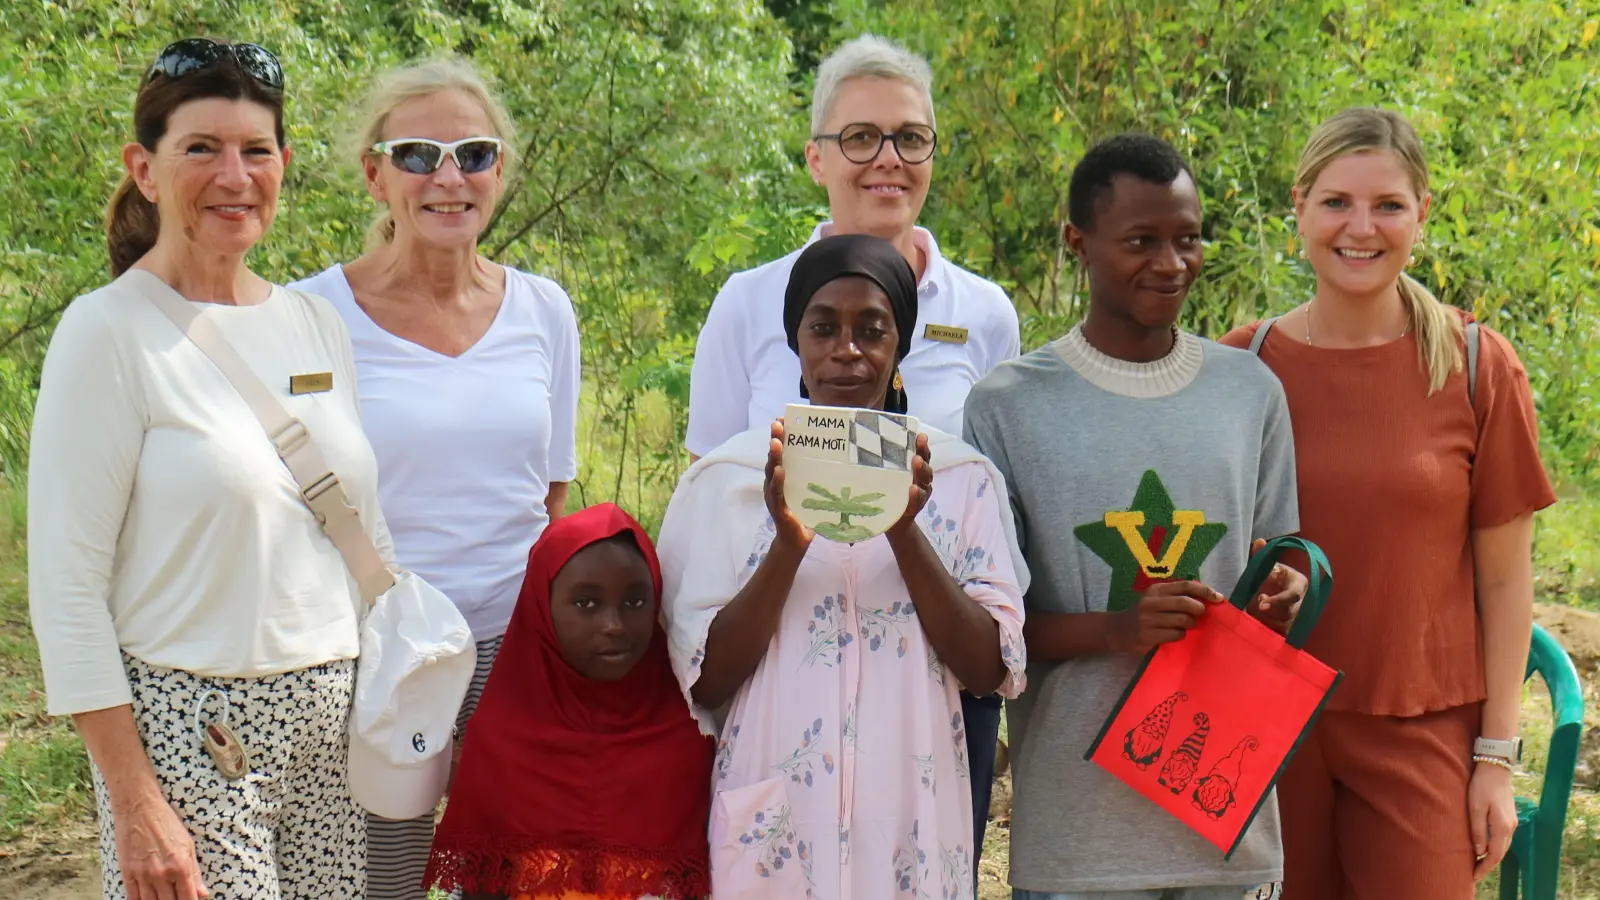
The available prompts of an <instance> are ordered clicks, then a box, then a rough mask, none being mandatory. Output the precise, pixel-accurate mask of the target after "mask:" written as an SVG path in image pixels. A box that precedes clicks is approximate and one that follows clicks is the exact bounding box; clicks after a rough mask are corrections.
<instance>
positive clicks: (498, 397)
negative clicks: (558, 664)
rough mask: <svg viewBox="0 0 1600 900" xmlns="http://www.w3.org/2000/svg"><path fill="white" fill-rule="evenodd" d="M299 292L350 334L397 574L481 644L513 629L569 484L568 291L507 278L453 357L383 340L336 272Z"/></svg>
mask: <svg viewBox="0 0 1600 900" xmlns="http://www.w3.org/2000/svg"><path fill="white" fill-rule="evenodd" d="M294 286H296V287H299V288H301V289H302V290H306V291H311V292H313V293H317V294H321V295H322V296H324V297H327V298H328V299H329V300H330V301H332V303H333V306H334V308H335V309H337V310H338V311H339V314H340V315H341V316H343V317H344V320H345V323H346V324H347V325H348V326H349V328H350V340H351V343H352V345H353V347H354V349H355V366H356V378H357V381H358V384H359V388H360V394H361V419H362V422H363V423H364V424H365V426H366V429H367V436H368V438H370V439H371V441H372V447H373V450H374V451H375V452H376V453H377V457H378V496H379V499H380V500H381V501H382V503H383V511H384V514H385V516H386V517H387V520H388V523H389V530H390V533H392V534H393V535H394V546H395V554H396V555H397V556H398V557H399V562H400V565H401V566H402V567H404V568H406V569H408V570H410V571H412V572H415V573H417V574H418V575H421V576H422V577H423V578H424V579H426V580H427V581H428V583H429V584H432V585H433V586H434V587H436V588H438V589H439V590H440V591H443V592H444V594H445V595H446V596H448V597H449V598H450V599H451V600H453V601H455V604H456V606H457V607H458V608H459V609H460V610H461V613H462V615H463V616H465V617H466V620H467V624H468V625H469V626H471V628H472V633H473V636H474V637H476V638H477V639H478V640H480V641H481V640H484V639H486V638H491V637H495V636H496V635H500V634H503V633H504V632H505V630H506V625H507V624H508V623H509V622H510V621H511V611H512V609H513V608H514V607H515V606H516V602H517V594H518V592H519V591H520V590H521V587H522V576H523V573H524V571H525V570H526V569H527V565H528V551H529V549H530V548H532V546H533V542H534V541H535V540H537V539H538V537H539V535H540V534H541V533H542V532H543V531H544V528H545V525H546V524H548V521H549V520H548V516H547V515H546V512H545V496H546V494H548V493H549V490H550V485H551V483H553V482H565V481H571V480H572V479H574V478H576V477H577V474H578V453H577V419H578V392H579V382H580V371H579V355H578V324H577V319H576V317H575V315H574V313H573V309H572V301H571V300H570V299H568V297H567V293H566V291H563V290H562V289H561V286H560V285H558V284H556V283H555V282H554V281H551V280H550V279H548V278H541V277H539V276H537V275H531V274H529V273H527V272H523V271H519V270H517V269H513V268H510V267H507V268H506V290H505V297H504V299H503V300H502V301H501V304H500V310H499V312H498V313H497V314H496V315H495V319H494V321H493V322H492V323H491V324H490V326H489V330H488V331H487V332H485V333H484V335H483V337H481V338H479V339H478V342H477V343H476V344H473V345H472V346H471V347H470V348H468V349H467V351H466V352H465V353H462V354H461V355H460V356H456V357H451V356H445V355H443V354H440V353H437V352H435V351H433V350H429V349H428V348H426V347H423V346H421V345H419V344H415V343H412V342H411V341H408V340H405V339H404V338H401V337H397V336H395V335H394V334H391V333H390V332H388V331H385V330H384V329H383V328H381V327H379V326H378V324H377V323H376V322H374V321H373V320H372V319H371V318H370V317H369V316H368V315H367V314H366V312H365V311H364V310H363V309H362V308H361V305H360V304H359V303H357V302H356V299H355V294H354V293H353V292H352V291H351V289H350V282H349V280H348V279H346V277H345V274H344V269H343V267H342V266H337V265H336V266H334V267H332V268H330V269H328V270H326V271H324V272H322V273H320V274H318V275H316V276H314V277H312V278H308V279H306V280H305V281H299V282H296V283H295V285H294Z"/></svg>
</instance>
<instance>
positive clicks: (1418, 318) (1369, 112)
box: [1294, 107, 1465, 395]
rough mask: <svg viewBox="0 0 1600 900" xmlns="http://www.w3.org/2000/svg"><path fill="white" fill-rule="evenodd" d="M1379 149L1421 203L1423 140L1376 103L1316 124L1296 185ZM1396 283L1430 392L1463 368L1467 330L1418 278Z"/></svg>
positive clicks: (1305, 191)
mask: <svg viewBox="0 0 1600 900" xmlns="http://www.w3.org/2000/svg"><path fill="white" fill-rule="evenodd" d="M1383 150H1387V151H1389V152H1391V153H1393V154H1394V156H1395V158H1396V159H1397V160H1399V162H1400V165H1401V166H1402V167H1403V168H1404V169H1405V170H1406V175H1407V177H1408V178H1409V180H1410V181H1411V189H1412V191H1413V192H1414V193H1415V194H1416V197H1417V200H1418V202H1421V200H1422V198H1424V197H1426V196H1428V162H1427V158H1426V157H1425V156H1424V155H1423V152H1422V140H1421V139H1420V138H1418V137H1417V132H1416V129H1414V128H1412V127H1411V123H1410V122H1407V121H1406V120H1405V118H1404V117H1402V116H1401V115H1400V114H1399V113H1394V112H1390V111H1389V110H1386V109H1377V108H1374V107H1356V108H1353V109H1347V110H1345V111H1343V112H1341V113H1338V114H1336V115H1335V116H1333V118H1331V119H1329V120H1328V121H1326V122H1323V123H1322V124H1321V125H1318V126H1317V129H1316V130H1315V131H1313V132H1312V133H1311V139H1310V140H1309V141H1307V142H1306V149H1305V152H1304V153H1302V154H1301V155H1300V165H1299V167H1298V168H1297V169H1296V171H1295V176H1294V183H1295V187H1296V188H1298V189H1299V191H1300V195H1301V196H1302V197H1305V196H1309V195H1310V193H1311V188H1312V186H1313V185H1315V184H1316V181H1317V176H1318V175H1321V174H1322V170H1323V169H1326V168H1327V167H1328V165H1329V164H1330V163H1332V162H1333V161H1334V160H1336V159H1338V158H1340V157H1342V156H1348V155H1350V154H1352V153H1372V152H1376V151H1383ZM1396 287H1397V288H1398V289H1399V291H1400V303H1401V305H1402V306H1404V307H1405V310H1406V316H1407V317H1408V318H1409V319H1410V320H1411V328H1412V330H1413V331H1415V332H1416V335H1417V356H1418V360H1419V362H1420V363H1421V365H1422V367H1423V368H1424V369H1425V370H1426V371H1427V373H1428V393H1429V394H1430V395H1432V394H1434V393H1436V392H1438V391H1439V390H1440V389H1441V388H1443V387H1444V383H1445V380H1446V379H1448V378H1449V377H1450V376H1451V375H1452V374H1453V373H1455V372H1459V371H1461V370H1462V368H1463V367H1464V365H1465V363H1464V362H1463V359H1462V352H1461V344H1462V342H1463V341H1464V340H1465V329H1463V327H1462V325H1461V317H1460V316H1459V315H1458V314H1457V313H1456V312H1455V310H1453V309H1452V308H1450V307H1449V306H1446V305H1445V304H1443V303H1441V302H1439V299H1438V298H1437V297H1435V296H1433V293H1432V292H1430V291H1429V290H1428V289H1427V288H1426V287H1423V285H1422V282H1420V281H1418V280H1416V279H1415V278H1412V277H1411V276H1410V275H1407V274H1405V273H1404V272H1401V273H1400V282H1399V284H1398V285H1396Z"/></svg>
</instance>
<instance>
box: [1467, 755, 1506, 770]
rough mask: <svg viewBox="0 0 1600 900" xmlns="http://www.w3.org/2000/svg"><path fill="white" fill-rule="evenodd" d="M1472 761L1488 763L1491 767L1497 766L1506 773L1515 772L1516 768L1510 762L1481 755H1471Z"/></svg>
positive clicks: (1496, 757)
mask: <svg viewBox="0 0 1600 900" xmlns="http://www.w3.org/2000/svg"><path fill="white" fill-rule="evenodd" d="M1472 761H1473V762H1475V763H1488V764H1489V765H1491V766H1499V767H1500V768H1502V769H1505V770H1506V771H1507V772H1515V771H1516V770H1517V769H1516V766H1513V765H1512V764H1511V760H1509V759H1501V758H1500V757H1498V756H1483V755H1481V754H1477V753H1474V754H1473V755H1472Z"/></svg>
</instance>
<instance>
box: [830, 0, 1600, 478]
mask: <svg viewBox="0 0 1600 900" xmlns="http://www.w3.org/2000/svg"><path fill="white" fill-rule="evenodd" d="M829 6H830V8H831V13H832V16H833V19H834V30H833V36H834V39H835V40H839V39H843V38H846V37H848V36H851V35H854V34H858V33H860V32H863V31H873V32H877V33H881V34H885V35H889V36H892V37H894V38H897V39H899V40H901V41H903V42H904V43H906V44H907V45H908V46H910V47H911V48H912V49H914V50H917V51H919V52H922V53H925V54H926V55H927V56H928V57H929V59H930V60H931V62H932V64H933V68H934V74H935V78H936V88H937V102H938V104H939V107H938V113H939V124H940V129H939V130H940V137H939V140H940V145H941V152H940V154H939V156H938V158H937V163H936V166H937V168H936V175H935V180H934V188H933V191H932V194H931V196H930V202H929V205H928V209H927V211H926V212H925V213H924V216H923V219H924V222H925V224H927V225H928V226H929V227H930V228H932V229H934V231H935V233H936V234H937V235H938V237H939V239H940V243H941V246H942V247H947V248H949V250H950V251H951V252H952V253H953V254H954V255H956V256H957V257H958V258H961V259H963V260H965V261H966V262H967V263H968V264H970V265H971V266H972V267H973V268H975V269H976V270H977V271H979V272H985V273H987V274H989V275H990V276H991V277H993V278H996V279H997V280H999V281H1000V282H1001V283H1002V284H1003V285H1005V286H1006V288H1007V289H1008V290H1010V291H1011V293H1012V296H1013V298H1014V299H1015V301H1016V302H1017V305H1018V307H1019V308H1020V309H1021V310H1022V311H1023V312H1024V329H1025V331H1026V335H1025V340H1024V344H1025V345H1027V346H1030V347H1031V346H1035V345H1037V344H1038V343H1040V342H1042V341H1043V340H1047V339H1049V338H1051V337H1054V336H1056V335H1058V334H1060V333H1061V332H1062V331H1063V330H1065V328H1066V327H1067V326H1068V325H1070V323H1071V322H1073V321H1075V320H1076V319H1077V318H1078V317H1080V316H1081V314H1082V311H1083V303H1084V301H1085V299H1086V297H1085V294H1084V284H1083V281H1082V279H1081V273H1080V272H1079V271H1078V269H1077V267H1076V266H1075V265H1074V263H1073V260H1072V258H1071V254H1070V253H1069V251H1068V250H1067V248H1066V246H1065V245H1064V243H1063V241H1062V240H1061V235H1060V226H1061V224H1062V223H1063V222H1064V221H1065V220H1066V201H1067V180H1068V176H1069V174H1070V173H1071V170H1072V166H1073V165H1074V163H1075V162H1076V161H1077V159H1078V158H1079V157H1080V156H1081V155H1082V154H1083V151H1084V150H1085V149H1087V147H1088V146H1089V145H1090V144H1092V143H1093V142H1094V141H1097V140H1099V139H1101V138H1104V137H1107V136H1109V135H1112V134H1115V133H1117V132H1121V131H1127V130H1139V131H1148V132H1151V133H1154V134H1157V135H1160V136H1162V137H1165V138H1167V139H1168V140H1171V141H1172V142H1173V143H1174V144H1175V145H1176V146H1178V148H1179V149H1180V150H1181V151H1182V152H1183V153H1184V154H1185V155H1186V156H1187V157H1188V159H1189V161H1190V163H1191V165H1192V166H1193V167H1194V170H1195V174H1196V179H1197V181H1198V183H1199V186H1200V189H1201V193H1202V196H1203V198H1204V202H1205V214H1206V233H1205V236H1206V238H1207V248H1206V254H1207V260H1208V261H1207V265H1206V270H1205V274H1204V275H1203V276H1202V279H1201V281H1200V282H1199V283H1198V284H1197V286H1196V288H1195V290H1194V292H1193V293H1192V294H1191V296H1190V300H1189V305H1188V308H1187V310H1186V312H1185V315H1184V318H1185V323H1186V324H1187V325H1188V326H1189V327H1191V328H1193V329H1195V330H1196V331H1198V332H1199V333H1202V334H1209V335H1213V336H1217V335H1220V334H1221V333H1222V332H1224V331H1226V330H1228V329H1229V328H1231V327H1233V326H1235V325H1238V324H1241V323H1243V322H1247V321H1250V320H1253V319H1255V318H1258V317H1260V316H1262V315H1264V314H1267V313H1276V312H1282V311H1284V310H1287V309H1289V308H1291V307H1293V306H1296V305H1298V304H1299V303H1301V302H1303V301H1304V300H1305V299H1306V298H1308V297H1309V296H1310V293H1311V287H1312V279H1311V273H1310V270H1309V267H1308V266H1307V265H1306V264H1305V263H1303V262H1301V261H1299V260H1298V259H1297V258H1296V252H1295V251H1296V249H1297V248H1296V232H1295V225H1294V220H1293V208H1292V205H1291V202H1290V185H1291V184H1292V181H1293V177H1294V168H1295V164H1296V162H1297V161H1298V159H1299V155H1300V151H1301V149H1302V148H1303V146H1304V144H1305V141H1306V139H1307V137H1308V136H1309V134H1310V132H1311V129H1312V128H1313V127H1315V126H1316V124H1317V123H1318V122H1320V121H1321V120H1322V119H1324V118H1326V117H1327V116H1329V115H1331V114H1333V113H1335V112H1337V111H1339V110H1340V109H1343V108H1345V107H1349V106H1357V105H1380V106H1385V107H1388V108H1391V109H1395V110H1397V111H1399V112H1401V113H1402V114H1404V115H1405V116H1407V117H1408V118H1409V119H1410V120H1411V122H1412V123H1413V124H1414V125H1415V126H1416V127H1417V130H1418V132H1419V133H1420V134H1421V136H1422V139H1423V141H1424V143H1425V145H1426V147H1427V151H1428V157H1429V164H1430V168H1431V171H1432V186H1433V194H1434V200H1433V208H1432V212H1431V215H1430V217H1429V221H1428V223H1427V227H1426V243H1425V245H1424V246H1423V247H1422V248H1421V249H1420V250H1419V252H1418V254H1417V256H1418V259H1419V263H1418V265H1417V266H1416V267H1414V268H1413V272H1414V274H1416V275H1417V277H1419V278H1420V279H1421V280H1423V281H1424V282H1425V283H1427V284H1428V285H1429V286H1430V287H1431V288H1432V289H1433V290H1434V292H1435V293H1436V294H1437V295H1438V296H1439V297H1440V298H1441V299H1442V300H1444V301H1445V302H1448V303H1452V304H1455V305H1457V306H1461V307H1463V308H1466V309H1471V310H1473V311H1474V312H1475V313H1476V314H1477V316H1478V318H1479V319H1480V320H1482V321H1483V322H1485V323H1486V324H1488V325H1489V326H1491V327H1493V328H1495V329H1497V330H1499V331H1502V332H1504V333H1505V334H1506V335H1508V336H1509V337H1510V338H1511V339H1512V341H1513V342H1514V343H1515V344H1516V346H1517V348H1518V350H1519V352H1520V353H1521V356H1522V360H1523V362H1524V363H1525V364H1526V366H1527V369H1528V373H1529V376H1530V378H1531V380H1532V382H1533V387H1534V394H1535V399H1536V401H1537V404H1538V410H1539V416H1540V421H1541V424H1542V426H1543V428H1544V437H1545V451H1546V453H1545V455H1546V462H1547V464H1548V465H1549V466H1550V467H1551V468H1552V469H1554V470H1556V471H1557V472H1558V474H1561V475H1566V476H1575V477H1585V478H1600V305H1597V303H1600V212H1597V210H1600V34H1597V32H1600V3H1596V2H1594V0H1584V2H1575V3H1563V4H1554V3H1550V2H1538V0H1497V2H1494V3H1463V2H1461V0H1413V2H1408V3H1378V2H1370V0H1369V2H1362V0H1358V2H1349V3H1346V2H1306V3H1278V2H1271V0H1180V2H1172V0H1117V2H1110V0H1075V2H1064V0H1057V2H1048V3H1045V2H1035V0H993V2H949V0H898V2H894V3H882V2H877V0H838V2H835V3H832V4H830V5H829Z"/></svg>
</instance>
